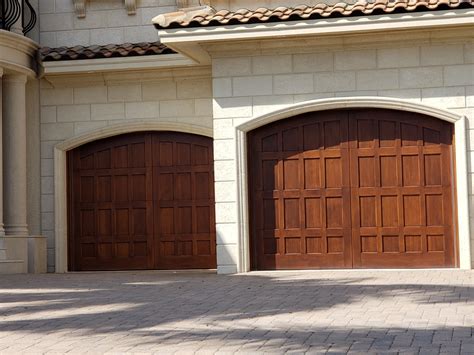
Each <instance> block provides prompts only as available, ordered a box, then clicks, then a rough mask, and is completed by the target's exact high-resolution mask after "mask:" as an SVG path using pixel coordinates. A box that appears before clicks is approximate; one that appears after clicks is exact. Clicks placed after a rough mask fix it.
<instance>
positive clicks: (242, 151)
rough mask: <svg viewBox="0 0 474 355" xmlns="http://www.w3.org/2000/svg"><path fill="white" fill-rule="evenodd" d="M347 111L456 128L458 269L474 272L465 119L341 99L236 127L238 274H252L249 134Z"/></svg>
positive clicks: (372, 100)
mask: <svg viewBox="0 0 474 355" xmlns="http://www.w3.org/2000/svg"><path fill="white" fill-rule="evenodd" d="M348 108H380V109H390V110H396V111H408V112H415V113H420V114H423V115H427V116H430V117H434V118H438V119H441V120H444V121H447V122H451V123H453V124H454V143H453V150H454V157H453V160H454V161H453V174H454V178H453V182H454V201H453V207H454V211H457V218H456V214H454V216H453V217H454V219H455V220H454V235H455V238H454V239H455V240H457V245H456V246H455V260H456V266H457V267H459V268H461V269H471V246H470V244H471V243H470V226H469V198H468V191H469V190H468V171H467V150H466V117H465V116H463V115H459V114H457V113H454V112H451V111H448V110H445V109H441V108H437V107H433V106H428V105H424V104H421V103H416V102H412V101H405V100H401V99H394V98H389V97H377V96H358V97H341V98H330V99H320V100H312V101H304V102H301V103H298V104H294V105H288V106H287V107H285V108H282V109H279V110H275V111H272V112H270V113H267V114H264V115H261V116H257V117H254V118H251V119H250V120H249V121H247V122H244V123H242V124H240V125H238V126H237V127H235V137H236V166H237V228H238V250H239V260H238V272H247V271H250V264H251V263H250V254H251V253H250V229H251V226H250V222H249V207H250V201H249V186H248V176H247V175H248V161H247V133H248V132H250V131H252V130H254V129H256V128H259V127H261V126H264V125H267V124H269V123H272V122H276V121H279V120H281V119H285V118H289V117H292V116H296V115H299V114H302V113H307V112H316V111H324V110H334V109H348Z"/></svg>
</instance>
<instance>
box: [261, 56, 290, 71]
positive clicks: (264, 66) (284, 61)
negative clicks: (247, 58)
mask: <svg viewBox="0 0 474 355" xmlns="http://www.w3.org/2000/svg"><path fill="white" fill-rule="evenodd" d="M291 71H292V64H291V55H268V56H258V57H253V58H252V72H253V73H254V74H256V75H262V74H279V73H291Z"/></svg>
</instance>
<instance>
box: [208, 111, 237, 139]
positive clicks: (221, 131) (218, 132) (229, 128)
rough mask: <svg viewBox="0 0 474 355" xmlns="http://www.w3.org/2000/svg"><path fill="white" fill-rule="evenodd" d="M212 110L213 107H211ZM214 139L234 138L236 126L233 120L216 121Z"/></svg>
mask: <svg viewBox="0 0 474 355" xmlns="http://www.w3.org/2000/svg"><path fill="white" fill-rule="evenodd" d="M211 109H212V107H211ZM213 126H214V139H224V138H233V137H234V131H235V129H234V125H233V122H232V119H231V118H229V119H225V118H224V119H218V120H214V122H213Z"/></svg>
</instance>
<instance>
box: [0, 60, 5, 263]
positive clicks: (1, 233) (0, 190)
mask: <svg viewBox="0 0 474 355" xmlns="http://www.w3.org/2000/svg"><path fill="white" fill-rule="evenodd" d="M2 77H3V68H0V238H2V237H4V236H5V229H4V228H3V153H2V151H3V150H2V145H3V139H2V123H3V119H2V110H3V109H2V102H3V100H2ZM0 243H1V242H0ZM0 247H1V245H0ZM0 259H1V257H0Z"/></svg>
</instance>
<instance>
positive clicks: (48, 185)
mask: <svg viewBox="0 0 474 355" xmlns="http://www.w3.org/2000/svg"><path fill="white" fill-rule="evenodd" d="M41 193H42V194H52V193H54V178H53V177H51V176H45V177H42V178H41Z"/></svg>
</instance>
